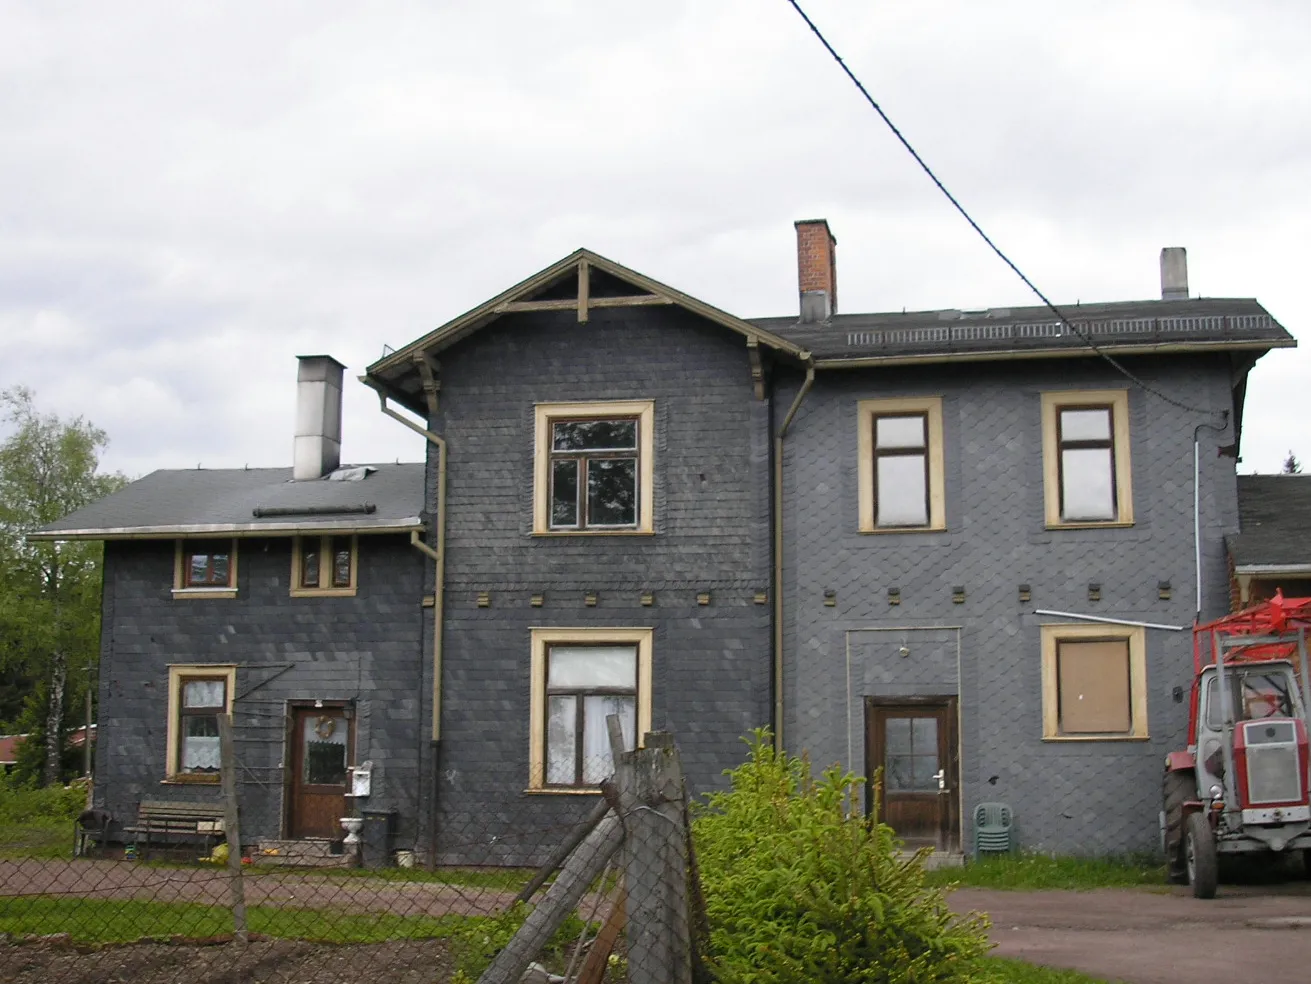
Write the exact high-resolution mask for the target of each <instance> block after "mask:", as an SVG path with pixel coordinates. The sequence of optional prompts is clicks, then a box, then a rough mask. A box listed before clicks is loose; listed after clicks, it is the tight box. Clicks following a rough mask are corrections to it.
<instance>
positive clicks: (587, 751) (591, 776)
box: [583, 694, 637, 786]
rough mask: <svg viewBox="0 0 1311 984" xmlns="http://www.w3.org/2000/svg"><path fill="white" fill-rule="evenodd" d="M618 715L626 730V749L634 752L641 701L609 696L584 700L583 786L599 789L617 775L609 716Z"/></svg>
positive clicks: (585, 698)
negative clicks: (639, 703) (634, 739)
mask: <svg viewBox="0 0 1311 984" xmlns="http://www.w3.org/2000/svg"><path fill="white" fill-rule="evenodd" d="M610 714H618V715H619V722H620V724H622V725H623V729H624V747H625V748H633V747H634V744H633V736H634V735H635V734H636V733H637V701H636V699H635V698H633V697H619V696H612V695H609V694H606V695H599V696H592V697H584V698H583V782H584V783H586V784H587V785H589V786H590V785H595V784H596V783H598V782H600V781H601V780H602V779H604V778H605V777H606V776H609V775H613V774H614V771H615V769H614V757H613V756H612V755H611V753H610V733H609V731H608V730H607V729H606V726H605V719H606V716H607V715H610Z"/></svg>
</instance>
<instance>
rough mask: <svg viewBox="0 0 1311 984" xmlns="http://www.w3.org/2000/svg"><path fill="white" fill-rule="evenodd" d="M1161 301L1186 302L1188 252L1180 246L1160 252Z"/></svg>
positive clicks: (1169, 247) (1167, 247)
mask: <svg viewBox="0 0 1311 984" xmlns="http://www.w3.org/2000/svg"><path fill="white" fill-rule="evenodd" d="M1161 300H1163V301H1186V300H1188V250H1186V249H1184V248H1183V247H1182V246H1166V247H1165V248H1164V249H1163V250H1161Z"/></svg>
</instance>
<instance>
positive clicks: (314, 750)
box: [287, 707, 351, 840]
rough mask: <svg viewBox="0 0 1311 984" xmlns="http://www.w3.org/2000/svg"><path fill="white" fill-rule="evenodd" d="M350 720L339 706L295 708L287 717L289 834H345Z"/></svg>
mask: <svg viewBox="0 0 1311 984" xmlns="http://www.w3.org/2000/svg"><path fill="white" fill-rule="evenodd" d="M350 724H351V723H350V720H349V719H348V718H347V717H346V714H345V710H344V708H340V707H297V708H294V709H293V711H292V719H291V751H292V754H291V783H290V786H291V788H290V795H289V797H288V800H287V803H288V812H287V836H288V837H292V838H299V837H329V838H331V839H333V840H340V839H341V838H342V837H344V836H345V832H344V831H343V830H342V829H341V823H340V821H341V818H342V817H344V816H348V815H349V814H348V812H347V809H346V764H347V762H349V761H350V754H351V743H350V737H351V736H350Z"/></svg>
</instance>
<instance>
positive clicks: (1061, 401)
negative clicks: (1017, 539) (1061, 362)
mask: <svg viewBox="0 0 1311 984" xmlns="http://www.w3.org/2000/svg"><path fill="white" fill-rule="evenodd" d="M1104 406H1109V407H1110V408H1111V445H1112V460H1113V461H1114V467H1115V512H1116V516H1115V519H1108V520H1082V519H1081V520H1074V521H1069V522H1067V521H1066V520H1063V519H1061V471H1060V467H1061V466H1060V460H1061V453H1060V447H1059V445H1058V443H1057V438H1058V435H1059V431H1060V428H1059V427H1058V426H1057V418H1058V415H1059V413H1060V411H1061V410H1069V409H1077V408H1079V407H1104ZM1130 459H1131V455H1130V443H1129V391H1128V390H1125V389H1107V390H1062V391H1059V392H1048V393H1043V394H1042V485H1043V508H1044V519H1045V521H1046V525H1047V528H1048V529H1062V530H1069V529H1103V528H1106V527H1112V528H1114V527H1122V526H1132V525H1133V521H1134V520H1133V468H1132V464H1131V460H1130Z"/></svg>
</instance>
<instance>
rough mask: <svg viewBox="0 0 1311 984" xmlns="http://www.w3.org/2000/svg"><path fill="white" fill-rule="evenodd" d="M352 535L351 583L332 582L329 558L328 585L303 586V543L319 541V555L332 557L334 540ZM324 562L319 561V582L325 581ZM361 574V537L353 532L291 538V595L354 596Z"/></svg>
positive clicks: (304, 596) (313, 596)
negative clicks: (336, 583) (342, 585)
mask: <svg viewBox="0 0 1311 984" xmlns="http://www.w3.org/2000/svg"><path fill="white" fill-rule="evenodd" d="M345 537H350V544H351V579H350V584H349V585H347V586H346V587H334V586H333V584H332V576H331V572H332V563H331V561H330V560H329V562H328V564H327V570H328V574H329V576H328V586H327V587H326V588H325V587H317V588H306V587H302V586H301V583H300V575H301V565H302V558H301V553H302V551H301V544H302V543H304V542H305V541H306V540H318V541H319V557H320V558H330V557H331V544H332V541H333V540H337V539H343V538H345ZM323 571H324V562H323V560H322V559H320V561H319V583H320V584H322V582H323ZM359 576H360V538H359V537H358V536H357V535H355V534H353V533H336V534H332V533H325V534H323V535H322V536H294V537H292V538H291V597H293V598H354V597H355V594H356V591H357V590H358V588H359Z"/></svg>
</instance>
